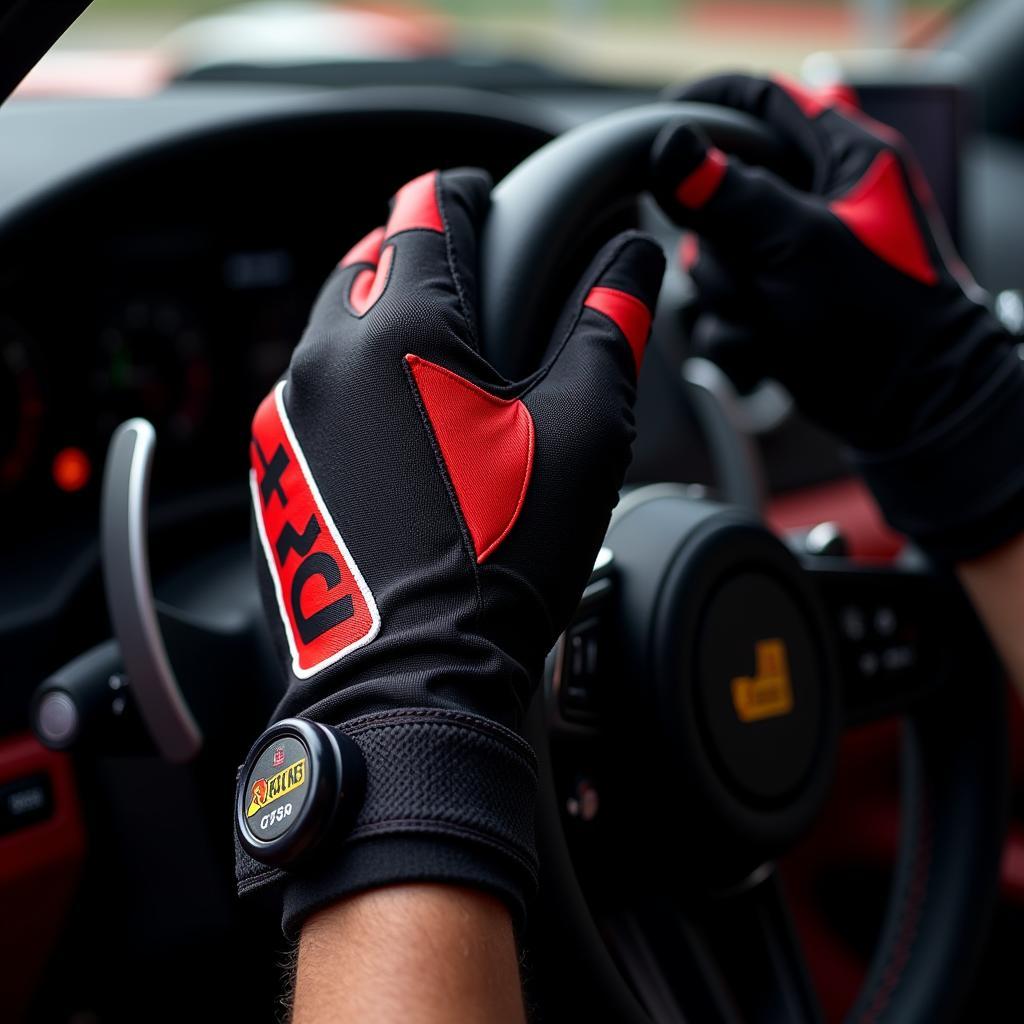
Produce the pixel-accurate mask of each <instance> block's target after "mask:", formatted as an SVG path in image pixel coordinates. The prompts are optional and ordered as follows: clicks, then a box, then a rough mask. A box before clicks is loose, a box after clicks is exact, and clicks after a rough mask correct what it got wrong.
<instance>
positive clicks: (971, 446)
mask: <svg viewBox="0 0 1024 1024" xmlns="http://www.w3.org/2000/svg"><path fill="white" fill-rule="evenodd" d="M675 98H678V99H685V100H689V101H697V102H706V103H714V104H719V105H725V106H729V107H733V108H735V109H737V110H741V111H744V112H746V113H748V114H751V115H753V116H755V117H757V118H760V119H762V120H764V121H765V122H767V123H768V124H769V125H770V126H771V127H772V128H774V129H775V130H776V131H777V132H778V133H779V135H780V136H781V137H782V138H783V139H784V140H785V141H786V142H788V143H789V144H791V145H792V146H793V147H794V148H795V149H796V150H797V151H798V152H799V153H800V154H801V155H802V156H803V158H804V159H805V160H806V162H807V165H808V167H809V170H810V175H811V180H810V185H809V189H808V191H801V190H798V189H796V188H794V187H792V186H790V185H789V184H787V183H786V182H784V181H782V180H781V179H780V178H778V177H776V176H775V175H774V174H772V173H770V172H768V171H766V170H764V169H760V168H754V167H748V166H745V165H744V164H743V163H742V162H741V161H740V160H738V159H735V158H733V157H728V158H727V157H726V156H725V155H724V154H723V153H722V152H720V151H719V150H718V149H716V148H714V147H713V146H711V145H710V144H709V142H708V140H707V139H706V138H705V137H704V136H703V135H702V134H701V133H700V132H699V131H697V130H695V129H694V128H692V127H690V126H686V125H680V126H674V127H669V128H667V129H666V130H665V131H664V132H662V134H661V135H660V136H659V138H658V140H657V142H656V144H655V147H654V151H653V154H652V159H653V167H654V179H655V192H656V195H657V198H658V200H659V202H660V204H661V205H662V207H663V208H664V209H665V210H666V211H667V212H668V214H669V215H670V216H671V217H672V218H673V219H674V220H675V221H676V222H677V223H679V224H680V225H683V226H684V227H686V228H689V229H692V231H694V232H696V234H697V235H698V236H699V242H698V243H697V244H696V246H694V245H693V244H692V241H693V240H692V239H691V244H689V245H686V244H684V249H683V251H684V252H688V253H689V262H690V267H689V270H690V273H691V275H692V277H693V279H694V282H695V284H696V286H697V290H698V294H699V299H698V302H697V306H696V312H697V316H696V320H695V322H694V323H693V326H692V332H691V341H692V344H693V345H694V347H695V348H696V349H697V350H698V351H701V352H703V353H704V354H708V355H709V356H710V357H711V358H714V359H715V360H716V361H718V362H719V363H720V364H721V365H723V367H724V368H725V369H726V370H727V371H729V372H730V373H731V374H732V375H733V376H734V378H737V383H738V384H740V386H744V385H747V384H750V383H751V382H752V381H753V380H755V379H758V378H760V377H761V376H766V375H767V376H771V377H774V378H776V379H777V380H779V381H781V382H782V383H783V384H785V385H786V386H787V387H788V388H789V389H790V391H791V392H792V393H793V396H794V398H795V399H796V402H797V404H798V406H799V407H800V408H801V410H802V411H803V412H804V413H806V414H807V415H808V416H809V417H810V418H812V419H814V420H815V421H817V422H818V423H819V424H820V425H822V426H824V427H825V428H827V429H829V430H831V431H832V432H833V433H835V434H836V435H838V436H839V437H840V438H841V439H843V440H844V441H845V442H846V444H847V446H848V452H849V455H850V457H851V459H852V461H853V463H854V464H855V466H856V467H857V468H858V469H859V470H860V472H861V473H862V474H863V476H864V478H865V480H866V481H867V483H868V485H869V486H870V487H871V489H872V490H873V492H874V494H875V496H876V498H877V500H878V502H879V504H880V506H881V508H882V510H883V512H884V514H885V515H886V517H887V519H888V520H889V522H890V523H891V524H892V525H893V526H894V527H896V528H897V529H898V530H901V531H903V532H904V533H906V534H908V535H910V536H911V537H913V538H914V539H916V540H917V541H918V542H919V543H920V544H921V545H922V546H923V547H924V548H926V549H928V550H930V551H931V552H932V553H933V554H934V555H936V556H938V557H941V558H948V559H954V560H958V559H963V558H969V557H972V556H974V555H978V554H981V553H983V552H985V551H988V550H991V549H993V548H995V547H996V546H998V545H999V544H1001V543H1003V542H1004V541H1007V540H1009V539H1010V538H1011V537H1013V536H1014V535H1016V534H1017V533H1018V532H1020V530H1021V529H1022V528H1024V458H1022V457H1021V453H1020V452H1021V439H1022V438H1024V367H1022V365H1021V362H1020V360H1019V359H1018V357H1017V355H1016V353H1015V351H1014V345H1013V343H1012V339H1011V338H1010V336H1009V335H1008V334H1007V333H1006V332H1005V331H1004V330H1003V328H1002V327H1001V326H1000V324H999V323H998V321H997V320H996V318H995V317H994V316H993V315H992V313H991V312H990V310H989V308H988V306H987V304H986V296H985V295H984V294H983V293H982V291H981V290H980V289H979V288H978V286H977V285H976V284H975V283H974V282H973V281H972V280H971V278H970V275H969V274H968V272H967V270H966V268H965V267H964V266H963V265H962V264H961V263H960V261H959V259H958V257H957V256H956V254H955V253H954V251H953V247H952V245H951V244H950V241H949V238H948V235H947V232H946V229H945V226H944V225H943V223H942V222H941V218H940V217H939V215H938V213H937V210H936V208H935V204H934V200H933V199H932V197H931V195H930V191H929V189H928V186H927V183H926V182H925V180H924V178H923V176H922V175H921V173H920V171H919V170H918V168H917V167H916V165H915V163H914V161H913V159H912V157H911V156H910V154H909V152H908V151H907V147H906V145H905V143H904V142H903V140H902V139H901V137H900V136H899V135H897V134H896V133H895V132H893V131H892V130H891V129H889V128H887V127H886V126H884V125H881V124H879V123H877V122H875V121H873V120H871V119H869V118H867V117H865V116H864V115H863V114H861V113H860V112H859V111H858V110H856V109H855V108H853V107H852V106H850V105H847V104H845V103H842V102H841V101H837V102H836V103H832V104H830V103H828V102H826V101H824V100H822V99H821V98H819V97H818V96H817V95H815V94H812V93H810V92H809V91H807V90H805V89H803V88H802V87H801V86H799V85H797V84H795V83H788V82H783V81H769V80H764V79H759V78H750V77H746V76H743V75H725V76H720V77H716V78H711V79H708V80H705V81H702V82H699V83H697V84H695V85H693V86H690V87H688V88H685V89H682V90H680V91H678V92H676V93H675Z"/></svg>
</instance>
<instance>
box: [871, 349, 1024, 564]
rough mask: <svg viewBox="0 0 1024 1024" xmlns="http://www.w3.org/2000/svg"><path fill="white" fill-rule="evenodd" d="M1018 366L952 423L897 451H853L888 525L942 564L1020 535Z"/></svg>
mask: <svg viewBox="0 0 1024 1024" xmlns="http://www.w3.org/2000/svg"><path fill="white" fill-rule="evenodd" d="M1022 438H1024V365H1022V364H1021V362H1020V360H1019V359H1018V358H1017V356H1016V354H1015V353H1012V352H1008V353H1007V356H1006V360H1005V362H1004V363H1003V365H1002V367H1001V370H1000V372H999V373H998V374H994V375H993V376H992V377H991V378H990V379H989V381H988V382H987V386H986V387H985V388H984V389H982V390H981V391H979V392H978V393H977V394H976V395H975V397H974V399H973V401H971V402H970V403H969V404H966V405H964V406H963V407H961V408H960V409H959V410H958V412H957V415H956V416H955V417H953V418H951V419H948V420H946V421H945V422H943V423H941V424H939V425H938V426H937V427H936V428H934V429H932V430H931V431H929V433H928V434H926V435H924V436H922V437H919V438H917V439H915V441H914V442H913V443H911V444H909V445H906V446H904V447H903V448H900V449H897V450H895V451H892V452H887V453H884V454H874V453H868V452H863V451H857V450H854V451H852V452H851V456H852V459H853V462H854V463H855V465H856V466H857V468H858V470H859V471H860V472H861V474H862V475H863V477H864V479H865V481H866V482H867V484H868V486H869V487H870V488H871V490H872V492H873V493H874V495H875V498H876V499H877V501H878V504H879V505H880V506H881V508H882V511H883V513H884V514H885V517H886V519H887V520H888V521H889V523H890V524H891V525H892V526H893V527H895V528H896V529H897V530H899V531H900V532H902V533H905V534H907V535H908V536H910V537H913V538H914V539H915V540H916V541H917V542H918V543H919V544H921V546H922V547H923V548H925V549H926V550H928V551H929V552H930V553H932V554H933V555H935V556H937V557H939V558H941V559H944V560H949V561H958V560H962V559H965V558H972V557H975V556H977V555H981V554H984V553H985V552H986V551H991V550H993V549H994V548H996V547H998V546H999V545H1000V544H1002V543H1004V542H1005V541H1008V540H1010V539H1011V538H1012V537H1013V536H1015V535H1016V534H1017V533H1019V532H1021V530H1024V501H1022V500H1021V499H1022V496H1024V459H1022V458H1021V439H1022Z"/></svg>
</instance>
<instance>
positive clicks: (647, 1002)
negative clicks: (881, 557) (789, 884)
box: [481, 104, 1007, 1024]
mask: <svg viewBox="0 0 1024 1024" xmlns="http://www.w3.org/2000/svg"><path fill="white" fill-rule="evenodd" d="M683 119H686V120H689V121H690V122H694V123H697V124H699V125H700V126H701V127H703V128H704V129H705V131H706V132H707V133H708V134H709V135H710V136H711V138H712V139H713V141H715V142H716V143H717V144H718V145H719V146H721V147H722V148H723V149H726V150H728V151H731V152H733V153H735V154H737V155H738V156H740V157H741V158H743V159H745V160H747V161H748V162H751V163H758V164H762V165H767V166H770V167H772V168H773V169H776V170H780V171H781V172H782V173H785V174H787V175H788V176H789V177H790V179H791V180H794V177H795V176H796V175H797V174H798V173H799V168H798V167H796V165H794V164H793V163H792V162H791V161H790V160H789V158H788V154H787V153H786V151H785V149H784V148H783V147H782V146H781V145H780V144H779V142H778V141H777V140H776V139H775V138H774V137H773V136H772V135H771V134H770V133H769V132H768V131H767V130H766V128H765V127H764V126H763V125H761V124H759V123H757V122H754V121H752V120H750V119H748V118H745V117H741V116H740V115H738V114H737V113H735V112H733V111H729V110H725V109H717V108H713V107H708V106H704V105H695V104H691V105H685V104H660V105H653V106H648V107H642V108H638V109H633V110H629V111H626V112H623V113H619V114H615V115H613V116H610V117H606V118H603V119H601V120H598V121H595V122H592V123H590V124H588V125H585V126H583V127H581V128H578V129H576V130H574V131H571V132H568V133H566V134H564V135H562V136H560V137H559V138H558V139H556V140H555V141H553V142H551V143H549V144H548V145H546V146H545V147H544V148H542V149H541V150H539V151H537V152H536V153H535V154H534V155H533V156H531V157H530V158H528V159H527V160H526V161H525V162H524V163H522V164H520V165H519V167H518V168H516V169H515V170H514V171H512V173H511V174H509V176H508V177H507V178H505V179H504V180H503V181H502V182H501V183H500V184H499V185H498V187H497V188H496V190H495V192H494V196H493V207H492V210H491V213H490V216H489V220H488V224H487V230H486V234H485V237H484V240H483V249H482V252H483V256H482V267H481V281H482V294H483V316H484V331H483V337H484V339H486V343H487V345H488V346H489V350H488V352H487V354H488V356H489V358H491V359H492V361H494V362H495V363H496V364H497V365H498V366H499V368H501V369H502V370H503V371H505V372H506V373H507V374H509V375H511V376H515V375H517V374H519V373H520V372H522V371H523V370H524V369H525V368H526V367H527V366H528V365H529V364H530V360H531V357H533V358H536V355H537V352H536V350H535V349H534V348H533V345H532V340H533V339H537V338H544V337H546V336H547V334H546V331H545V330H544V326H545V325H544V317H545V311H546V308H547V305H548V303H549V302H552V301H554V299H555V296H553V295H552V292H555V291H557V282H558V270H559V268H560V267H563V266H566V265H571V264H573V263H574V261H576V259H577V257H578V256H579V253H578V249H579V246H580V239H581V238H582V237H584V235H585V232H586V229H587V227H588V225H591V224H593V223H595V222H596V221H598V220H599V219H600V216H601V214H602V212H603V211H606V210H607V209H609V208H611V207H614V206H615V205H616V204H619V203H621V202H622V200H623V199H624V198H625V197H634V196H636V195H637V194H638V193H640V192H641V191H642V190H643V188H644V180H645V176H646V173H647V167H648V154H649V152H650V148H651V144H652V142H653V141H654V138H655V136H656V135H657V133H658V131H659V130H660V129H662V128H663V127H664V126H665V125H667V124H669V123H672V122H675V121H679V120H683ZM567 511H571V510H567ZM888 716H898V717H900V718H902V720H903V722H904V742H903V762H902V827H901V843H900V851H899V856H898V863H897V865H896V870H895V876H894V880H893V883H892V888H891V893H890V897H889V903H888V909H887V913H886V918H885V922H884V926H883V927H882V930H881V933H880V935H879V936H878V938H877V942H876V946H875V950H874V955H873V959H872V962H871V966H870V969H869V971H868V974H867V978H866V981H865V983H864V985H863V987H862V990H861V992H860V994H859V997H858V998H857V1000H856V1003H855V1005H854V1007H853V1008H852V1010H851V1011H850V1014H849V1018H848V1019H849V1020H852V1021H858V1022H861V1021H862V1022H869V1021H870V1022H874V1021H892V1022H896V1021H898V1022H900V1024H908V1022H915V1021H921V1022H924V1021H927V1022H932V1024H933V1022H937V1021H944V1020H951V1019H953V1018H954V1017H955V1016H956V1014H957V1012H958V1008H959V1007H960V1006H961V1005H962V1001H963V999H964V997H965V995H966V994H967V991H968V988H969V985H970V983H971V981H972V979H973V971H974V968H975V966H976V964H977V961H978V958H979V954H980V952H981V949H982V947H983V944H984V942H985V940H986V937H987V932H988V926H989V921H990V916H991V911H992V907H993V903H994V898H995V892H996V885H997V880H998V866H999V857H1000V851H1001V843H1002V836H1003V829H1004V817H1005V799H1006V779H1007V766H1006V746H1007V744H1006V726H1005V721H1006V715H1005V704H1004V693H1003V684H1002V679H1001V676H1000V674H999V672H998V669H997V665H996V661H995V659H994V657H993V654H992V652H991V649H990V648H989V645H988V643H987V641H986V640H985V638H984V636H983V634H982V631H981V629H980V627H979V625H978V623H977V621H976V620H975V618H974V616H973V614H972V611H971V609H970V607H969V605H968V604H967V602H966V601H965V599H964V597H963V595H962V594H961V593H960V592H959V590H958V588H957V587H956V585H955V584H954V583H953V581H952V580H951V579H949V578H948V577H946V576H943V575H942V574H941V573H939V572H937V571H935V570H934V569H932V568H930V567H928V566H927V565H925V564H923V561H922V560H920V559H918V560H917V561H916V562H913V563H912V562H909V561H908V562H905V564H899V565H895V566H891V567H865V566H863V565H858V564H854V563H853V562H850V561H848V560H846V559H844V558H839V557H832V556H820V555H817V556H816V555H810V554H808V553H806V552H799V551H794V550H793V549H791V548H790V547H788V546H787V545H786V544H785V543H783V541H782V540H780V539H778V538H777V537H775V536H774V535H773V534H772V533H770V532H769V531H768V529H767V528H766V527H765V526H764V525H763V523H761V522H759V521H758V520H757V519H756V518H755V517H754V516H752V515H751V514H750V512H749V511H747V510H741V509H739V508H736V507H734V506H732V507H730V506H727V505H719V504H714V503H712V502H708V501H697V500H693V499H692V498H690V497H688V496H687V492H686V490H685V489H683V488H681V487H676V486H668V485H654V486H649V487H644V488H641V489H639V490H637V491H634V492H632V493H630V494H628V495H627V496H626V497H625V498H624V499H623V500H622V502H621V503H620V505H619V507H618V509H617V510H616V512H615V515H614V516H613V519H612V525H611V528H610V531H609V533H608V536H607V540H606V548H605V550H604V551H603V552H602V559H601V560H600V562H599V565H598V568H597V569H596V570H595V574H594V577H593V579H592V581H591V584H590V586H589V587H588V589H587V591H586V593H585V595H584V599H583V602H582V604H581V608H580V611H579V614H578V615H577V617H576V619H575V621H574V623H573V624H572V626H571V627H570V629H569V630H568V631H567V632H566V634H565V635H564V636H563V638H562V641H561V642H560V644H559V646H558V648H557V649H556V651H555V652H554V654H553V655H552V657H551V658H550V659H549V666H548V674H547V678H546V681H545V686H544V692H543V694H542V695H541V697H540V698H539V699H538V701H536V702H535V706H534V708H533V710H532V713H531V722H530V728H531V731H532V737H531V738H532V739H533V740H534V743H535V746H536V747H537V749H538V751H539V752H540V754H541V758H542V764H543V776H544V779H543V787H542V788H543V796H542V801H541V803H542V807H541V814H540V825H541V836H542V865H543V867H544V871H545V873H546V877H545V879H544V881H543V884H542V900H541V903H542V905H543V907H544V908H545V909H546V913H545V914H544V916H543V923H542V927H541V929H540V930H542V931H543V932H544V933H545V934H544V935H543V936H542V937H541V939H542V941H543V942H544V943H545V946H546V947H547V948H548V949H549V950H551V951H553V953H551V954H550V955H548V956H547V957H545V958H543V959H544V960H545V961H546V962H548V963H551V962H552V961H553V962H554V963H555V964H557V968H556V970H557V974H558V988H559V990H560V991H561V992H563V993H568V1006H567V1007H566V1011H567V1012H568V1011H569V1010H571V1009H572V1007H573V1005H574V1004H576V1009H577V1012H578V1000H579V998H580V994H581V993H582V992H589V994H590V996H591V997H592V1001H593V1005H594V1007H596V1008H599V1009H598V1011H597V1012H600V1013H601V1016H602V1018H603V1019H609V1020H612V1019H614V1020H617V1021H630V1022H633V1021H636V1022H641V1021H643V1022H647V1021H658V1022H672V1021H684V1020H699V1021H701V1022H715V1021H736V1020H742V1021H787V1022H800V1021H817V1020H821V1019H822V1011H821V1009H820V1006H819V1003H818V999H817V997H816V994H815V991H814V988H813V985H812V983H811V980H810V976H809V972H808V969H807V967H806V964H805V961H804V957H803V953H802V950H801V946H800V940H799V938H798V936H797V934H796V930H795V928H794V926H793V922H792V920H791V917H790V915H789V912H788V909H787V906H786V902H785V895H784V892H783V889H782V886H781V883H780V880H779V876H778V873H777V871H776V869H775V861H776V860H777V858H778V857H779V856H780V855H781V854H783V853H784V852H785V851H786V850H787V849H788V848H789V847H790V846H791V845H792V844H793V843H794V842H795V841H796V839H797V838H798V837H799V835H800V834H801V832H802V831H803V830H804V829H806V828H807V826H808V825H809V824H810V822H811V821H812V820H813V818H814V817H815V815H816V813H817V811H818V810H819V809H820V807H821V805H822V803H823V801H824V799H825V797H826V794H827V792H828V789H829V784H830V781H831V778H832V774H833V768H834V762H835V758H836V754H837V747H838V742H839V737H840V734H841V731H842V730H844V729H849V728H854V727H856V726H858V725H861V724H863V723H866V722H871V721H876V720H879V719H881V718H884V717H888ZM567 950H569V951H570V952H567ZM552 1017H553V1019H561V1016H559V1015H557V1014H553V1015H552Z"/></svg>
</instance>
